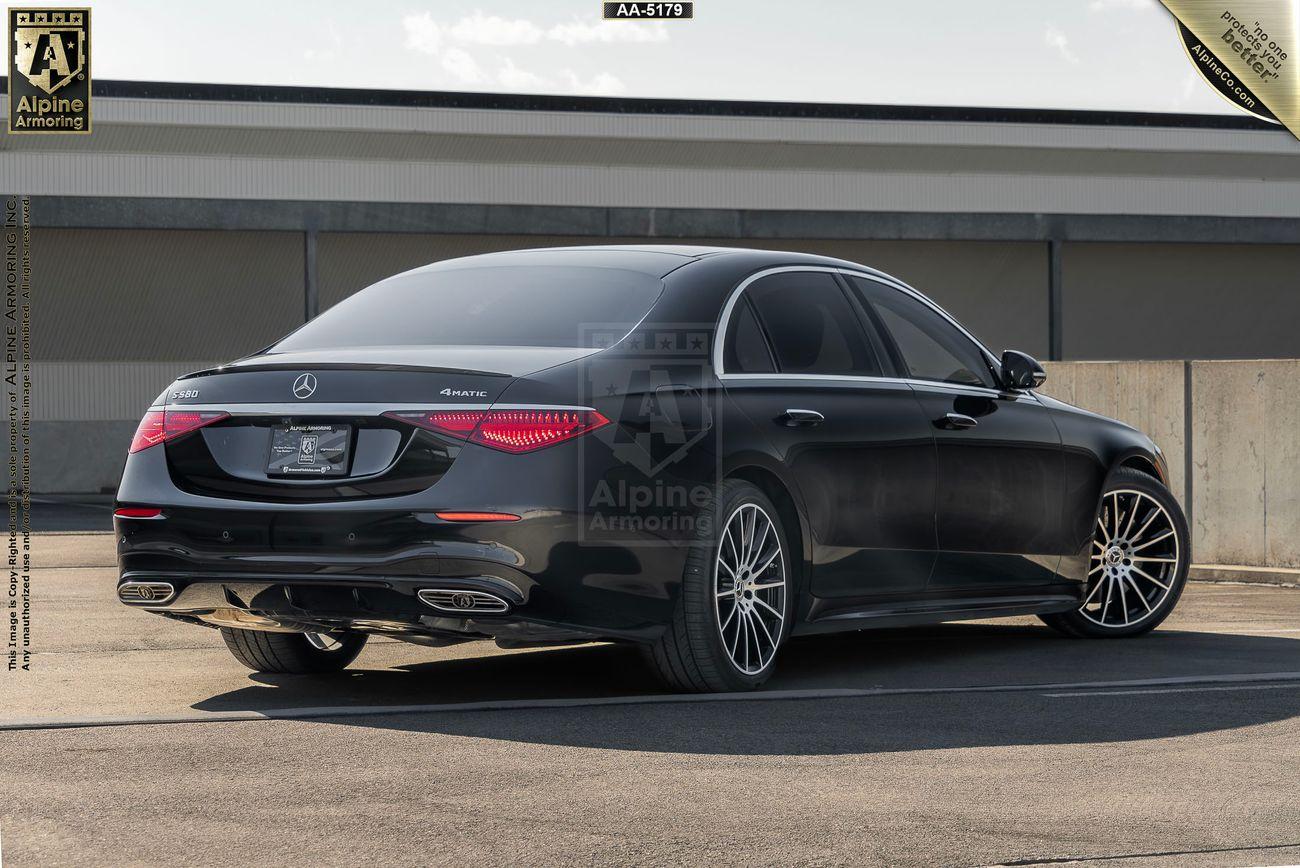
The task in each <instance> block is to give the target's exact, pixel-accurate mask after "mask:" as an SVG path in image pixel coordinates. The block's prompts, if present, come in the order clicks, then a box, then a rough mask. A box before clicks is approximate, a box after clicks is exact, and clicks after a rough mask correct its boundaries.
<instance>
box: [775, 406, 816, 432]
mask: <svg viewBox="0 0 1300 868" xmlns="http://www.w3.org/2000/svg"><path fill="white" fill-rule="evenodd" d="M776 421H778V422H780V423H781V424H782V425H784V426H786V427H787V428H811V427H812V426H814V425H820V424H821V423H823V422H825V421H826V417H825V416H823V415H822V414H821V413H818V412H817V411H816V410H793V409H791V410H786V411H785V412H784V413H782V414H781V415H780V416H777V417H776Z"/></svg>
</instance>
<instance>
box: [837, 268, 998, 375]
mask: <svg viewBox="0 0 1300 868" xmlns="http://www.w3.org/2000/svg"><path fill="white" fill-rule="evenodd" d="M849 282H850V283H851V284H852V285H853V287H854V289H855V290H856V291H858V292H860V293H861V294H862V298H863V303H864V304H868V305H869V306H871V307H872V308H873V309H874V310H875V312H876V315H877V316H879V317H880V320H881V322H882V323H883V324H884V327H885V329H886V330H887V331H888V332H889V334H890V336H891V337H893V339H894V344H895V345H896V346H897V347H898V352H899V354H900V355H901V356H902V357H903V363H904V364H905V365H906V366H907V368H908V372H909V374H910V375H911V376H912V377H913V378H915V379H918V380H935V381H938V382H941V383H959V384H961V385H966V386H986V387H988V388H990V389H991V388H994V382H993V374H992V372H991V371H990V370H989V365H988V362H987V361H986V359H985V357H984V353H983V352H982V351H981V350H980V348H979V347H978V346H976V344H975V342H974V341H972V340H971V339H970V338H968V337H966V335H964V334H962V333H961V331H960V330H959V329H957V328H956V327H955V326H954V325H953V324H952V323H950V322H948V320H946V319H945V318H944V317H942V316H941V315H939V314H938V313H937V312H936V311H935V310H934V309H933V308H932V307H930V306H929V305H927V304H923V303H922V302H920V301H917V300H916V299H915V298H913V297H912V296H910V295H908V294H907V293H905V292H901V291H900V290H897V289H894V288H892V287H888V286H882V285H881V284H879V283H876V282H875V281H871V280H863V279H861V278H857V277H851V278H849Z"/></svg>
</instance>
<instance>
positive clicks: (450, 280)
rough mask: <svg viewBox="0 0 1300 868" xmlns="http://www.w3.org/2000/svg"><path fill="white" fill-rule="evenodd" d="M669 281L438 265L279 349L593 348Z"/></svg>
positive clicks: (336, 311) (365, 297) (385, 284)
mask: <svg viewBox="0 0 1300 868" xmlns="http://www.w3.org/2000/svg"><path fill="white" fill-rule="evenodd" d="M662 291H663V281H661V280H659V279H658V278H657V277H651V276H650V275H648V274H643V273H641V272H637V271H625V270H623V269H617V268H574V267H561V266H530V267H527V268H521V267H517V266H498V267H488V268H460V269H446V270H442V269H433V270H430V271H423V270H421V271H414V272H409V273H407V274H399V275H397V276H396V277H390V278H388V279H387V280H381V281H380V282H379V283H376V284H374V285H373V286H370V287H367V288H366V289H363V290H361V291H360V292H358V293H357V294H356V295H353V296H351V297H349V298H346V299H344V300H343V301H341V302H339V303H338V304H336V305H334V307H332V308H330V309H329V310H327V311H325V312H324V313H323V314H321V315H320V316H318V317H316V319H314V320H312V321H311V322H309V323H307V324H306V325H305V326H303V327H302V328H300V329H298V331H296V332H294V333H293V334H291V335H289V336H288V337H286V338H285V339H284V340H282V341H280V342H279V343H278V344H276V345H275V346H274V347H273V348H272V349H271V351H272V352H292V351H298V350H320V349H331V348H334V347H371V346H440V345H441V346H507V347H592V346H596V345H598V343H599V342H602V341H603V342H608V340H609V335H610V333H611V332H616V331H621V334H620V335H619V336H620V337H621V336H622V334H626V333H627V332H628V331H631V329H632V328H633V327H634V326H636V324H637V323H638V322H640V321H641V320H642V318H644V317H645V315H646V314H647V313H648V312H649V311H650V308H651V306H652V305H654V303H655V301H656V300H657V299H658V298H659V294H660V292H662Z"/></svg>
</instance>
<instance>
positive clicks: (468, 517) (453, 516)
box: [434, 512, 519, 522]
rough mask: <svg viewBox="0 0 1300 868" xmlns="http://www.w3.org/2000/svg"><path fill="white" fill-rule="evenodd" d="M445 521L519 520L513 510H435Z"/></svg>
mask: <svg viewBox="0 0 1300 868" xmlns="http://www.w3.org/2000/svg"><path fill="white" fill-rule="evenodd" d="M434 515H436V516H438V518H440V519H442V520H443V521H473V522H478V521H519V516H517V515H515V514H514V513H513V512H435V513H434Z"/></svg>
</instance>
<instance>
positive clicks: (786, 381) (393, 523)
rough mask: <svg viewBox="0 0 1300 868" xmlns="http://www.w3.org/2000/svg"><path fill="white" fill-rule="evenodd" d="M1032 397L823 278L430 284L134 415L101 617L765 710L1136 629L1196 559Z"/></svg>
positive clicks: (933, 310) (860, 284) (347, 655)
mask: <svg viewBox="0 0 1300 868" xmlns="http://www.w3.org/2000/svg"><path fill="white" fill-rule="evenodd" d="M1043 381H1044V373H1043V369H1042V368H1041V367H1040V366H1039V365H1038V363H1037V362H1035V361H1034V360H1033V359H1032V358H1030V357H1029V356H1028V355H1026V354H1024V353H1021V352H1016V351H1014V350H1008V351H1006V352H1004V353H1003V354H1002V355H1001V356H1000V357H998V356H994V355H993V354H992V353H990V352H989V351H988V350H987V349H985V348H984V347H983V346H982V345H981V344H980V342H979V341H978V340H976V339H975V337H973V336H972V335H971V334H970V333H969V332H968V331H966V330H965V329H964V328H962V326H961V325H960V324H958V323H957V322H956V321H954V320H953V319H952V317H950V316H949V315H948V314H946V313H945V312H944V311H943V310H942V309H940V308H939V307H938V306H936V305H935V304H934V303H933V302H931V301H930V300H929V299H927V298H926V297H925V296H924V295H922V294H921V293H919V292H917V291H916V290H914V289H912V288H911V287H909V286H906V285H905V284H903V283H901V282H900V281H898V280H896V279H895V278H893V277H890V276H889V275H887V274H883V273H881V272H879V271H876V270H874V269H871V268H868V267H865V266H862V265H857V264H854V263H852V262H845V261H841V260H836V259H829V258H826V257H822V256H812V255H805V254H799V253H783V252H775V251H759V250H739V249H729V248H711V247H707V248H706V247H686V246H626V247H578V248H564V249H548V250H524V251H516V252H509V253H496V254H489V255H484V256H472V257H468V258H464V259H454V260H448V261H444V262H439V263H436V264H434V265H429V266H426V267H423V268H417V269H415V270H413V271H408V272H405V273H403V274H399V275H397V276H395V277H391V278H388V279H386V280H382V281H380V282H379V283H376V284H375V285H373V286H371V287H369V288H367V289H364V290H362V291H360V292H358V293H356V294H355V295H353V296H351V297H350V298H348V299H346V300H344V301H342V302H341V303H339V304H337V305H335V306H334V307H332V308H330V309H329V310H327V311H326V312H325V313H323V314H321V315H320V316H319V317H317V318H316V319H314V320H312V321H310V322H308V323H307V324H306V325H304V326H302V327H301V328H299V329H298V330H297V331H295V332H293V333H291V334H290V335H288V336H287V337H285V338H283V339H282V340H280V341H278V342H277V343H275V344H273V345H271V346H269V347H267V348H266V349H264V350H262V351H260V352H257V353H255V354H253V355H251V356H248V357H247V358H243V359H240V360H238V361H236V362H232V363H230V364H228V365H224V366H222V367H219V368H214V369H211V370H205V371H199V372H196V373H192V374H187V375H185V376H182V377H181V378H180V379H178V380H176V382H174V383H173V384H172V385H171V386H170V387H168V389H167V390H166V391H165V392H163V394H161V395H159V396H158V398H157V400H156V401H154V403H153V406H151V407H150V408H149V409H148V411H147V412H146V413H145V416H144V419H143V420H142V421H141V422H140V426H139V430H138V431H137V432H136V435H135V438H134V441H133V442H132V444H131V447H130V454H129V456H128V458H127V462H126V468H125V471H124V473H123V477H122V483H121V487H120V488H119V490H118V495H117V504H116V506H117V509H116V516H115V519H114V522H115V525H116V531H117V538H118V558H119V565H120V578H119V581H118V587H117V593H118V597H119V599H120V600H121V601H122V602H123V603H126V604H127V605H130V606H134V607H138V608H142V609H145V610H147V611H151V612H157V613H159V614H163V615H166V616H168V617H171V618H176V619H180V620H183V621H188V622H192V623H194V624H202V625H207V626H210V627H215V628H218V629H220V631H221V633H222V635H223V636H224V638H225V641H226V644H227V645H228V646H229V648H230V650H231V652H232V653H233V654H234V656H235V657H236V658H238V660H239V661H240V662H242V663H243V664H245V665H246V666H248V667H251V668H252V669H254V670H259V671H263V672H295V673H298V672H324V671H332V670H338V669H341V668H343V667H344V666H346V665H347V664H348V663H349V662H351V661H352V660H353V659H354V658H355V657H356V655H357V654H358V652H359V651H360V650H361V647H362V645H363V644H364V643H365V641H366V639H367V637H369V636H370V635H372V634H383V635H386V636H391V637H394V638H396V639H400V640H404V641H408V642H414V643H418V644H425V645H434V646H437V645H445V644H450V643H454V642H463V641H467V640H474V639H486V638H491V639H494V640H496V642H497V643H499V644H501V645H502V646H507V647H517V646H525V645H548V644H561V643H568V642H587V641H594V640H600V641H618V642H628V643H635V644H638V645H639V646H641V647H642V648H643V649H644V651H645V656H646V658H647V660H648V661H649V662H650V664H651V665H652V666H653V667H654V668H655V669H656V670H657V671H658V672H659V674H660V675H661V676H662V677H663V679H664V680H665V681H666V682H667V683H668V684H669V685H670V686H671V687H673V688H676V689H680V690H690V691H726V690H738V689H746V688H753V687H756V686H758V685H760V684H762V683H763V682H764V681H765V680H766V679H767V678H768V676H769V675H770V674H771V672H772V668H773V664H774V661H775V659H776V657H777V654H778V651H779V650H780V648H781V645H782V643H783V642H785V640H786V639H787V638H789V637H790V636H792V635H799V634H811V633H821V632H832V631H841V630H860V629H864V628H869V627H885V626H890V627H893V626H900V625H909V624H922V623H932V622H938V621H949V620H959V619H972V618H990V617H1003V616H1013V615H1026V614H1035V615H1038V616H1040V617H1041V618H1042V619H1043V620H1044V621H1045V622H1046V623H1047V624H1049V625H1051V626H1052V627H1054V628H1056V629H1058V630H1060V631H1061V632H1063V633H1066V634H1068V635H1070V636H1076V637H1096V638H1106V637H1120V636H1133V635H1136V634H1140V633H1144V632H1146V631H1148V630H1150V629H1152V628H1153V627H1155V626H1156V625H1157V624H1159V623H1160V622H1161V621H1162V620H1164V618H1165V617H1166V616H1168V614H1169V612H1170V611H1171V610H1172V609H1173V607H1174V605H1175V604H1176V603H1177V601H1178V597H1179V594H1180V593H1181V591H1182V588H1183V585H1184V583H1185V581H1186V576H1187V567H1188V563H1189V560H1190V553H1189V549H1188V530H1187V524H1186V521H1185V519H1184V517H1183V514H1182V511H1181V510H1180V509H1179V505H1178V503H1177V501H1176V500H1175V499H1174V498H1173V497H1172V496H1171V494H1170V492H1169V489H1168V488H1167V484H1168V473H1167V468H1166V465H1165V461H1164V458H1163V457H1162V455H1161V453H1160V450H1159V449H1158V448H1157V447H1156V446H1155V444H1153V443H1152V442H1151V440H1150V439H1149V438H1148V437H1146V436H1145V435H1144V434H1142V433H1140V432H1139V431H1136V430H1134V429H1133V428H1130V427H1129V426H1127V425H1124V424H1121V423H1119V422H1116V421H1113V420H1110V419H1107V418H1104V417H1101V416H1098V415H1095V414H1093V413H1089V412H1085V411H1083V410H1079V409H1077V408H1075V407H1072V406H1069V405H1068V404H1064V403H1062V402H1060V401H1057V400H1053V399H1052V398H1049V397H1046V396H1045V395H1042V394H1039V393H1037V392H1036V391H1035V389H1036V388H1037V387H1039V386H1040V385H1042V383H1043Z"/></svg>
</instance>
